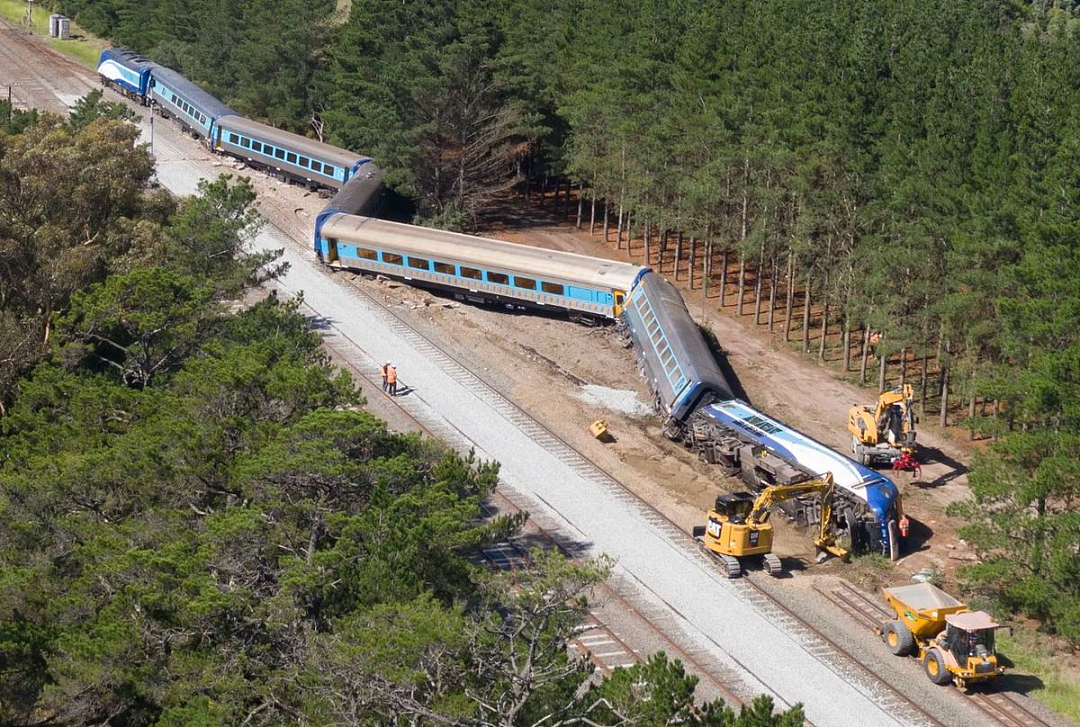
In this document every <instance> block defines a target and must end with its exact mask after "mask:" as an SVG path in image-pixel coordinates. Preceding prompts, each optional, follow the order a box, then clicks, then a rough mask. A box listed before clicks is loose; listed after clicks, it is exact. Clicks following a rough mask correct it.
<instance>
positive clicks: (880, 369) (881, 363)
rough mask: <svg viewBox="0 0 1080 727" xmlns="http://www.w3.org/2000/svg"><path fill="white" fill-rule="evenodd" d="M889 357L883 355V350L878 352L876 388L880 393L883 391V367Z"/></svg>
mask: <svg viewBox="0 0 1080 727" xmlns="http://www.w3.org/2000/svg"><path fill="white" fill-rule="evenodd" d="M888 360H889V357H888V356H886V355H885V352H884V351H881V352H880V353H879V354H878V377H877V390H878V393H879V394H880V393H881V392H882V391H885V367H886V366H887V365H888V364H887V361H888Z"/></svg>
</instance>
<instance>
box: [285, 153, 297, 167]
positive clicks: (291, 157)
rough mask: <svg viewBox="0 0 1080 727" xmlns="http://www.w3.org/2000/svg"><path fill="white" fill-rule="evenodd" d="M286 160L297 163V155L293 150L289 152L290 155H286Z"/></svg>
mask: <svg viewBox="0 0 1080 727" xmlns="http://www.w3.org/2000/svg"><path fill="white" fill-rule="evenodd" d="M285 161H287V162H288V163H289V164H296V155H295V154H293V153H292V152H289V154H288V156H286V157H285Z"/></svg>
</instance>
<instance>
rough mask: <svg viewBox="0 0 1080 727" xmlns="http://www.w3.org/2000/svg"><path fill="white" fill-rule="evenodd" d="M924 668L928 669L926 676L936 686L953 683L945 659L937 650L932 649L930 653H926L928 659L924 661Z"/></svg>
mask: <svg viewBox="0 0 1080 727" xmlns="http://www.w3.org/2000/svg"><path fill="white" fill-rule="evenodd" d="M923 668H925V669H926V676H927V677H929V678H930V681H932V682H933V683H934V684H937V685H945V684H948V683H949V682H951V681H952V674H951V673H949V670H948V669H946V668H945V658H944V657H942V655H941V652H940V651H938V650H937V649H930V651H928V652H926V658H924V659H923Z"/></svg>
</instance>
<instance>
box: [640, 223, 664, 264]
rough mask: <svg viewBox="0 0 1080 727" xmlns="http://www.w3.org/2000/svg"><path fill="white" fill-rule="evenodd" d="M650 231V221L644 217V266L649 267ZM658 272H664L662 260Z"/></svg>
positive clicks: (650, 253)
mask: <svg viewBox="0 0 1080 727" xmlns="http://www.w3.org/2000/svg"><path fill="white" fill-rule="evenodd" d="M651 231H652V223H651V222H649V218H647V217H646V218H645V267H649V265H651V264H652V263H651V262H650V260H649V258H650V257H651V256H652V249H651V248H652V244H651V243H652V238H651V237H650V235H649V233H650V232H651ZM660 262H661V264H660V272H661V273H662V272H664V266H663V261H662V260H661V261H660Z"/></svg>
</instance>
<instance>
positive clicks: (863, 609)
mask: <svg viewBox="0 0 1080 727" xmlns="http://www.w3.org/2000/svg"><path fill="white" fill-rule="evenodd" d="M815 590H817V592H818V593H820V594H821V595H822V596H824V597H825V598H826V599H828V600H829V601H830V602H831V603H833V604H834V605H836V606H838V607H839V608H840V609H841V610H843V611H844V612H845V613H847V614H849V615H850V616H852V617H853V618H854V619H855V620H856V621H858V622H859V623H861V624H863V625H864V626H866V627H867V628H869V629H871V630H875V629H877V628H879V627H880V626H881V625H882V624H883V623H885V622H886V621H891V620H892V619H893V618H894V617H895V614H893V613H892V611H890V610H889V609H887V608H885V606H884V605H882V604H881V603H878V602H877V601H875V600H874V599H873V598H871V597H870V596H868V595H866V594H865V593H864V592H862V591H861V590H859V589H857V588H855V587H854V586H852V585H851V584H850V583H846V582H840V583H838V584H835V585H834V586H833V587H831V588H823V587H821V586H815ZM991 688H992V687H991ZM985 689H986V687H985V686H984V687H978V686H976V687H973V688H972V689H970V690H968V691H963V692H961V691H960V690H956V691H957V692H958V693H959V694H960V695H961V696H963V697H964V698H965V699H967V700H968V701H969V702H970V703H971V704H973V705H974V706H975V708H976V709H978V710H979V711H980V712H982V713H983V715H984V716H986V717H989V718H990V719H992V720H993V721H994V722H995V723H996V724H999V725H1002V727H1052V725H1051V723H1049V722H1047V721H1045V720H1044V719H1042V718H1041V717H1039V716H1038V715H1037V714H1035V713H1034V712H1032V711H1031V710H1029V709H1028V708H1027V707H1026V706H1025V705H1024V704H1023V703H1022V702H1021V701H1020V700H1019V699H1017V697H1016V696H1015V695H1013V694H1011V693H1009V692H1004V691H993V692H991V691H985Z"/></svg>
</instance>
